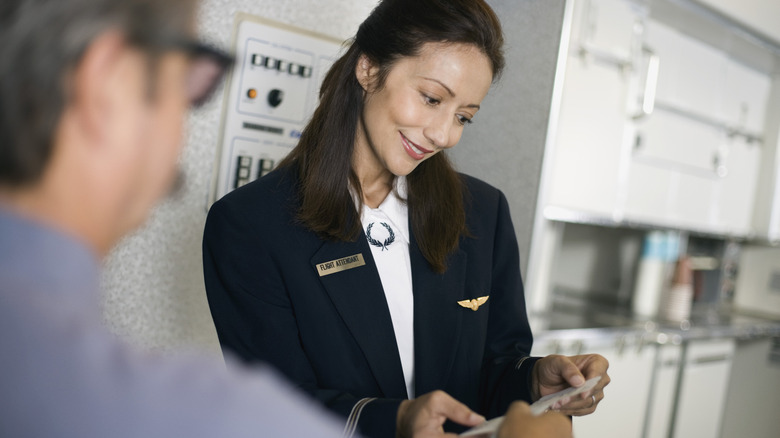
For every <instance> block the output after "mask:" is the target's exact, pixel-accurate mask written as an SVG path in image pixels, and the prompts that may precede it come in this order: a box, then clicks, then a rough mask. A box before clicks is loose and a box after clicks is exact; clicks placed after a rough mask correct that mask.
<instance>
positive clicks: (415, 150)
mask: <svg viewBox="0 0 780 438" xmlns="http://www.w3.org/2000/svg"><path fill="white" fill-rule="evenodd" d="M401 141H402V142H403V144H404V150H406V153H407V154H409V156H410V157H412V158H414V159H415V160H422V159H423V158H425V154H430V153H432V152H433V151H431V150H428V149H425V148H423V147H420V146H418V145H417V144H415V143H413V142H412V141H411V140H409V139H408V138H406V137H404V135H403V134H401Z"/></svg>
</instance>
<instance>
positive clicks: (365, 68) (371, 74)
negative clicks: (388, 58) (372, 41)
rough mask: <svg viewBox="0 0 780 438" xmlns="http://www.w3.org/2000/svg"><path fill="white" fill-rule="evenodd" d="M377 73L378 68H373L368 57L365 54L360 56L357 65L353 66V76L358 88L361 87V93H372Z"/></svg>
mask: <svg viewBox="0 0 780 438" xmlns="http://www.w3.org/2000/svg"><path fill="white" fill-rule="evenodd" d="M378 72H379V67H377V66H375V65H374V63H373V62H371V60H370V59H368V56H366V55H365V54H362V55H360V58H358V62H357V65H356V66H355V76H356V77H357V80H358V82H359V83H360V86H361V87H363V91H365V92H367V93H369V92H371V91H373V86H374V82H375V81H376V75H377V73H378Z"/></svg>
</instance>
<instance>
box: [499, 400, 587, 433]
mask: <svg viewBox="0 0 780 438" xmlns="http://www.w3.org/2000/svg"><path fill="white" fill-rule="evenodd" d="M571 433H572V432H571V421H570V420H569V419H568V418H567V417H565V416H564V415H562V414H559V413H557V412H545V413H544V414H542V415H539V416H537V417H535V416H533V415H532V414H531V409H530V408H529V407H528V403H526V402H522V401H518V402H514V403H512V405H511V406H509V410H508V411H507V412H506V416H505V417H504V421H503V422H502V423H501V428H500V429H498V438H571V436H572V435H571Z"/></svg>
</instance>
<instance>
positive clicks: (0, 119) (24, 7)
mask: <svg viewBox="0 0 780 438" xmlns="http://www.w3.org/2000/svg"><path fill="white" fill-rule="evenodd" d="M194 14H195V0H2V1H0V185H6V186H11V187H20V186H24V185H28V184H32V183H34V182H36V181H38V180H39V179H40V177H41V176H42V174H43V172H44V170H45V168H46V166H47V165H48V162H49V160H50V157H51V155H52V141H53V135H54V131H55V129H56V127H57V124H58V122H59V119H60V117H61V115H62V111H63V109H64V107H65V105H66V103H67V101H68V98H69V96H68V95H67V90H66V86H67V77H68V73H69V72H70V71H71V70H72V68H73V67H74V66H75V65H76V64H77V63H78V62H79V60H80V59H81V57H82V55H83V53H84V52H85V50H86V49H87V47H88V46H89V44H90V43H91V42H92V41H93V40H94V39H95V38H96V37H97V36H99V35H100V34H101V33H103V32H105V31H107V30H110V29H116V30H118V31H120V32H122V33H123V34H124V36H125V38H127V40H128V42H130V43H131V44H135V45H138V46H139V47H144V48H148V49H150V52H151V51H153V49H154V45H155V42H157V41H161V40H163V39H165V38H176V37H179V38H180V37H182V36H184V35H187V34H188V33H189V32H191V30H190V29H191V26H192V20H193V17H194Z"/></svg>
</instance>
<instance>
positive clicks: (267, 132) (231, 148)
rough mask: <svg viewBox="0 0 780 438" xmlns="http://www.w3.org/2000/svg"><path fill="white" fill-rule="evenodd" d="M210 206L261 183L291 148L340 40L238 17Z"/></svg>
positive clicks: (314, 99) (238, 15)
mask: <svg viewBox="0 0 780 438" xmlns="http://www.w3.org/2000/svg"><path fill="white" fill-rule="evenodd" d="M233 35H234V37H233V49H234V52H235V56H236V65H235V68H234V69H233V70H232V72H231V75H230V77H229V78H228V83H227V94H226V96H225V101H224V104H223V108H222V131H221V137H220V144H219V147H218V155H217V160H216V166H215V167H216V168H215V170H214V176H213V181H212V193H211V199H210V201H211V202H214V201H216V200H217V199H219V198H221V197H222V196H224V195H225V194H227V193H228V192H230V191H231V190H234V189H236V188H238V187H241V186H243V185H245V184H248V183H250V182H252V181H254V180H255V179H257V178H260V177H262V176H263V175H265V174H267V173H268V172H270V171H271V170H273V169H274V167H275V166H276V164H277V163H278V162H279V160H281V159H282V158H284V156H285V155H287V153H288V152H289V151H290V150H291V149H292V148H293V147H294V146H295V145H296V143H297V141H298V138H299V137H300V135H301V131H302V130H303V127H304V125H305V124H306V121H307V120H308V118H309V117H310V115H311V113H312V112H313V111H314V109H315V107H316V105H317V102H318V93H319V87H320V84H321V82H322V78H323V77H324V76H325V74H326V73H327V70H328V68H330V66H331V64H333V62H334V61H335V60H336V58H337V57H338V56H339V53H340V50H341V41H340V40H338V39H335V38H331V37H327V36H324V35H319V34H316V33H314V32H310V31H307V30H305V29H300V28H296V27H293V26H289V25H285V24H281V23H277V22H274V21H270V20H267V19H264V18H260V17H256V16H252V15H249V14H243V13H239V14H237V16H236V23H235V27H234V30H233Z"/></svg>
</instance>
